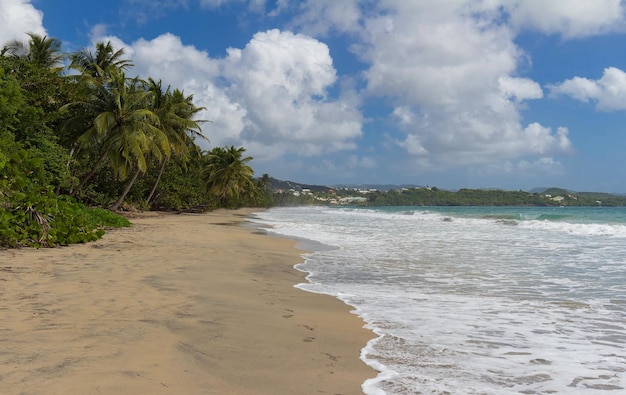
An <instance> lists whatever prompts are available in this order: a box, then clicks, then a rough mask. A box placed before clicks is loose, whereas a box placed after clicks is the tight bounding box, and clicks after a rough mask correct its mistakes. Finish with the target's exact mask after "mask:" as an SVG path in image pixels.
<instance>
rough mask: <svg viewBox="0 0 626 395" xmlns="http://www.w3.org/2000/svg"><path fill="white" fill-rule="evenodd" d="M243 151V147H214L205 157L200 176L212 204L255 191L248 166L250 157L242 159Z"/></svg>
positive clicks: (251, 171)
mask: <svg viewBox="0 0 626 395" xmlns="http://www.w3.org/2000/svg"><path fill="white" fill-rule="evenodd" d="M245 151H246V150H245V148H243V147H241V148H235V147H234V146H230V148H221V147H216V148H214V149H212V150H211V151H210V152H209V153H208V154H207V155H206V158H205V160H206V163H205V165H204V168H203V172H202V176H203V181H204V183H205V185H206V188H207V192H208V193H209V194H211V195H213V201H214V202H217V203H220V202H223V201H224V200H225V199H229V198H233V197H234V198H239V197H240V196H242V195H246V194H248V193H250V192H252V191H254V190H255V188H256V185H255V184H254V178H253V177H254V171H253V170H252V168H251V167H250V166H249V165H248V162H250V161H251V160H252V157H250V156H246V157H244V156H243V154H244V152H245Z"/></svg>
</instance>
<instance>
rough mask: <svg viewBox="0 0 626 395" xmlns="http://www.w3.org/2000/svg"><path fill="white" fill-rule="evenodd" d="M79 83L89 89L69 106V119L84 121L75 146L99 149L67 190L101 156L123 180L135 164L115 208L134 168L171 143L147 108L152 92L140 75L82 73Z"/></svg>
mask: <svg viewBox="0 0 626 395" xmlns="http://www.w3.org/2000/svg"><path fill="white" fill-rule="evenodd" d="M83 83H84V84H86V85H87V86H88V87H89V88H90V90H91V92H90V93H89V94H87V95H86V96H85V98H84V100H83V101H80V102H76V103H72V104H70V105H69V106H68V107H73V108H74V109H75V114H76V116H75V117H74V118H78V119H70V120H69V121H68V122H70V123H74V124H84V125H87V129H86V130H85V131H84V132H83V133H82V134H81V135H80V137H79V138H78V140H77V141H78V144H79V147H80V148H81V149H83V150H86V151H88V152H99V153H100V154H99V157H98V158H97V159H96V161H95V163H93V165H92V166H91V170H90V171H89V172H88V173H87V174H85V175H84V176H83V177H82V180H81V182H80V184H79V186H78V187H77V188H76V189H75V190H73V191H72V194H74V195H75V194H76V193H78V192H79V191H80V190H81V189H82V188H83V187H84V186H85V185H86V183H87V182H88V181H89V180H90V179H91V178H92V177H93V176H94V175H95V173H96V172H97V171H98V170H99V168H100V167H101V166H102V165H103V164H104V163H106V162H108V164H109V166H110V167H111V168H112V170H113V172H114V174H115V175H116V176H117V177H118V178H119V179H120V180H125V179H126V178H127V176H128V174H129V172H130V171H133V170H134V174H133V177H132V178H131V179H130V181H129V182H128V184H127V186H126V188H125V190H124V192H123V193H122V195H121V196H120V199H118V201H117V202H116V203H115V204H114V205H113V208H114V209H117V208H119V206H120V205H121V204H122V202H123V200H124V198H125V197H126V194H127V193H128V191H129V190H130V188H131V187H132V185H133V183H134V182H135V180H136V179H137V177H138V176H139V174H140V173H145V172H146V171H147V169H148V165H147V158H148V157H155V158H158V159H159V160H161V159H162V158H163V157H164V156H169V155H170V145H169V142H168V139H167V136H166V135H165V133H163V131H162V130H161V129H160V128H159V125H160V124H159V117H158V116H157V115H156V114H155V113H154V112H152V110H151V109H150V105H151V102H152V94H151V92H150V91H148V89H147V87H146V84H145V83H144V82H143V81H141V80H140V79H138V78H133V79H129V78H126V75H125V74H124V73H123V72H117V71H115V72H112V73H111V75H110V79H109V81H108V82H107V83H106V84H103V83H101V81H98V80H96V79H94V78H91V77H89V76H85V77H84V81H83ZM83 117H84V118H86V120H83V119H82V118H83Z"/></svg>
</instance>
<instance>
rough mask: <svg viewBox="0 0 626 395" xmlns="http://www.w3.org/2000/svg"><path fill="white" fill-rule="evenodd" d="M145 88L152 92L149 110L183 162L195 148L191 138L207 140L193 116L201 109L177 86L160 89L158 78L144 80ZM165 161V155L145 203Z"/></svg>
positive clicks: (155, 184)
mask: <svg viewBox="0 0 626 395" xmlns="http://www.w3.org/2000/svg"><path fill="white" fill-rule="evenodd" d="M148 89H149V90H150V92H152V111H153V112H154V113H155V114H156V115H157V116H158V117H159V121H160V128H161V130H162V131H163V132H164V133H165V134H166V135H167V138H168V141H169V143H170V147H171V149H172V151H173V153H174V154H175V155H176V156H178V157H179V158H181V160H182V162H183V163H186V162H187V161H188V160H189V156H190V154H191V153H195V152H197V151H196V150H194V149H192V148H193V147H195V144H194V142H193V141H194V138H195V137H200V138H203V139H205V140H207V141H208V139H207V138H206V137H205V136H204V135H203V134H202V133H201V128H200V124H199V123H200V122H204V121H200V120H198V121H195V120H194V119H193V118H194V117H195V116H196V115H197V113H198V112H200V111H202V110H203V109H204V108H203V107H196V106H195V105H194V104H193V96H192V95H190V96H185V95H184V93H183V92H182V91H180V90H178V89H176V90H174V91H173V92H172V91H171V90H170V87H169V86H168V87H167V89H165V90H163V86H162V82H161V81H160V80H159V81H158V82H157V81H155V80H153V79H152V78H150V79H148ZM168 161H169V157H166V158H165V159H164V160H162V161H161V166H160V169H159V174H158V176H157V180H156V182H155V183H154V186H153V187H152V190H151V191H150V194H149V195H148V198H147V199H146V201H147V203H150V202H151V201H152V197H153V196H154V193H155V192H156V189H157V186H158V184H159V182H160V180H161V176H162V175H163V171H164V170H165V166H166V165H167V163H168Z"/></svg>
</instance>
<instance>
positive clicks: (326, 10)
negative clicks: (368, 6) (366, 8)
mask: <svg viewBox="0 0 626 395" xmlns="http://www.w3.org/2000/svg"><path fill="white" fill-rule="evenodd" d="M360 19H361V10H360V9H359V0H341V1H336V0H316V1H307V2H305V3H304V4H303V5H302V6H301V11H300V14H299V15H298V16H297V17H296V19H295V20H294V22H293V23H294V25H296V26H301V27H302V29H303V31H304V32H306V33H307V34H311V35H319V36H326V34H327V33H328V32H330V31H338V32H341V33H356V32H358V31H359V30H360V28H361V26H360Z"/></svg>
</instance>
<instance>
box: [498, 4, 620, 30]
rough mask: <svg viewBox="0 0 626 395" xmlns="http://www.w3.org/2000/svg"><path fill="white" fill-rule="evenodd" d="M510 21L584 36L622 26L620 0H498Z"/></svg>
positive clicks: (517, 25) (521, 26)
mask: <svg viewBox="0 0 626 395" xmlns="http://www.w3.org/2000/svg"><path fill="white" fill-rule="evenodd" d="M502 6H503V7H504V9H506V10H507V11H508V13H509V14H510V23H511V24H512V25H513V26H514V27H516V28H518V29H529V30H536V31H539V32H542V33H547V34H559V35H562V36H563V37H565V38H576V37H585V36H590V35H597V34H602V33H607V32H612V31H623V30H624V27H625V26H624V12H625V9H624V4H623V2H622V1H621V0H593V1H589V0H550V1H545V0H517V1H502Z"/></svg>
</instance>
